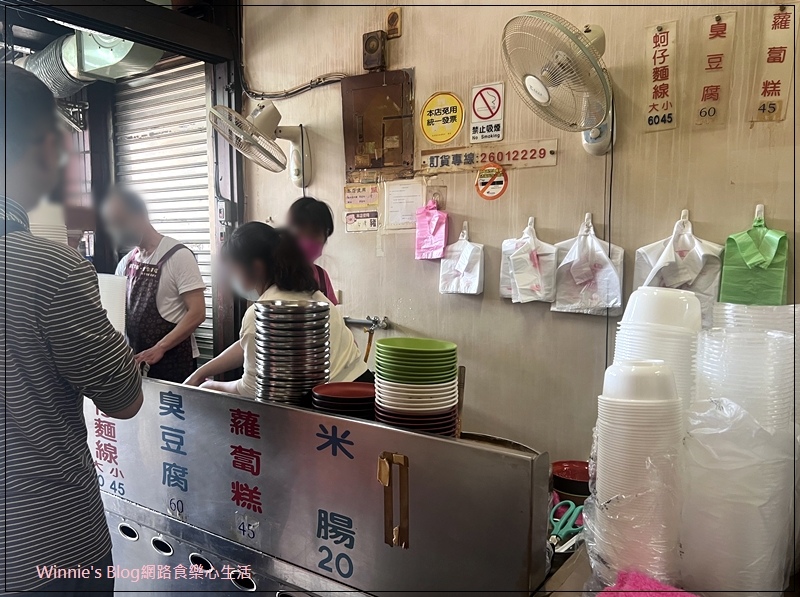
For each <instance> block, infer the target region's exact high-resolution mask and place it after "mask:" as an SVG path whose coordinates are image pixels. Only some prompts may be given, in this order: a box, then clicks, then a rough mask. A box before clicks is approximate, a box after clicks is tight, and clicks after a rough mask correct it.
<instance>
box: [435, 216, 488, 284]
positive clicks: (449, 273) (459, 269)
mask: <svg viewBox="0 0 800 597" xmlns="http://www.w3.org/2000/svg"><path fill="white" fill-rule="evenodd" d="M439 292H440V293H441V294H482V293H483V245H480V244H477V243H471V242H469V225H468V224H467V222H466V221H464V226H463V228H462V230H461V234H460V235H459V237H458V241H456V242H455V243H453V244H452V245H448V246H447V248H446V249H445V251H444V257H443V258H442V261H441V269H440V271H439Z"/></svg>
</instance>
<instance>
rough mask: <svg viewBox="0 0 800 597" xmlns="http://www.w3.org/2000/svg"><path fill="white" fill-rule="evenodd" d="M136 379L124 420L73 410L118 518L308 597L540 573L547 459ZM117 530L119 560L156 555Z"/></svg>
mask: <svg viewBox="0 0 800 597" xmlns="http://www.w3.org/2000/svg"><path fill="white" fill-rule="evenodd" d="M143 389H144V406H143V407H142V410H141V411H140V412H139V414H138V415H137V416H136V417H134V418H133V419H130V420H125V421H119V420H114V419H110V418H108V417H105V416H104V415H103V414H102V413H101V412H99V411H98V410H97V409H96V408H95V407H94V405H93V404H92V403H91V402H89V401H86V404H85V408H84V416H85V418H86V423H87V427H88V431H89V438H88V439H89V445H90V448H91V451H92V454H93V456H94V460H95V464H96V466H97V471H98V482H99V483H100V485H101V489H102V491H104V492H106V493H107V494H108V495H106V496H104V501H105V503H106V508H107V510H108V511H109V513H110V514H109V516H110V519H111V520H112V521H113V522H116V523H117V525H118V524H119V521H118V519H117V518H114V516H122V517H124V518H127V519H130V520H133V521H135V522H136V524H138V525H139V526H140V527H144V528H147V529H150V530H149V531H147V532H145V534H147V533H150V535H152V534H153V532H162V533H164V534H165V535H167V536H170V537H176V538H177V539H180V540H181V542H182V543H186V544H187V545H190V546H191V545H201V546H202V545H203V544H204V545H205V549H206V550H207V551H209V552H210V553H212V554H214V557H213V558H209V559H212V560H214V561H215V562H220V561H223V560H225V561H235V562H240V563H244V564H248V565H251V566H252V568H253V570H259V571H260V572H259V574H260V575H261V578H263V579H266V580H264V581H263V582H264V583H266V584H269V583H272V582H273V581H274V582H278V583H282V584H285V585H287V586H295V587H299V589H301V590H306V591H312V592H313V591H314V590H315V589H316V590H319V591H324V590H332V589H331V588H330V587H331V585H332V584H333V585H336V586H339V588H341V587H345V588H346V589H354V590H357V591H363V592H368V593H371V594H381V593H383V592H386V593H388V592H392V593H393V595H398V594H403V593H404V592H408V593H410V592H412V591H423V592H425V591H452V592H465V591H472V592H476V591H477V592H483V593H485V594H490V593H495V592H501V591H505V592H512V593H518V594H520V595H522V594H527V593H528V592H529V591H531V590H533V589H535V588H536V587H537V586H538V585H539V583H541V582H542V581H543V580H544V577H545V568H546V549H547V548H546V542H547V524H548V523H547V504H548V497H549V496H548V479H549V461H548V457H547V454H538V453H536V452H534V451H532V450H526V449H524V448H523V447H519V446H514V445H511V444H507V445H495V444H491V443H486V442H485V441H469V440H463V439H461V440H456V439H452V438H444V437H439V436H435V435H427V434H419V433H412V432H408V431H403V430H400V429H395V428H391V427H387V426H384V425H382V424H379V423H373V422H369V421H363V420H358V419H351V418H347V417H336V416H330V415H325V414H321V413H319V412H316V411H312V410H306V409H302V408H294V407H287V406H283V405H280V404H277V403H267V402H258V401H255V400H250V399H247V398H242V397H238V396H231V395H228V394H221V393H218V392H210V391H205V390H199V389H197V388H190V387H187V386H182V385H178V384H170V383H163V382H159V381H156V380H149V379H145V380H144V385H143ZM111 514H113V515H114V516H111ZM118 535H119V533H117V536H115V548H118V549H123V550H125V554H126V555H125V556H124V557H125V558H126V560H127V561H128V564H129V565H133V563H135V561H136V560H141V561H140V565H145V564H148V565H149V564H153V563H154V561H153V560H154V559H155V560H163V557H162V556H161V555H159V554H158V553H156V552H155V551H154V550H153V549H152V546H150V547H151V548H148V549H143V548H141V545H145V544H146V543H147V542H148V541H150V540H151V538H152V537H151V536H150V535H148V537H146V541H145V542H144V543H142V544H139V545H138V546H133V545H132V544H130V543H129V542H128V540H127V539H125V538H124V537H120V536H118ZM204 542H205V543H204ZM120 545H122V546H123V547H121V548H120V547H119V546H120ZM232 546H235V547H236V549H233V548H232ZM134 547H135V549H134ZM239 547H241V548H242V549H239ZM125 548H128V549H125ZM181 549H182V550H183V551H186V550H188V549H189V547H185V546H184V547H181ZM116 553H117V552H115V554H116ZM120 557H122V556H120ZM178 559H182V560H185V558H183V557H181V558H174V560H173V561H175V560H178ZM248 559H249V560H250V561H245V562H242V560H248ZM270 562H281V563H282V565H284V567H283V568H280V567H279V568H274V566H273V565H272V564H269V563H270ZM182 563H183V564H184V565H185V566H188V564H187V563H186V562H185V561H182ZM270 566H273V567H270ZM294 569H297V570H303V571H304V574H305V576H302V575H301V576H298V575H297V574H296V573H290V572H287V571H291V570H294ZM281 571H283V572H281ZM270 578H271V579H273V580H269V579H270ZM164 582H165V583H166V581H164ZM259 582H262V581H259ZM304 584H305V585H307V586H303V585H304ZM312 585H313V586H312ZM159 586H160V587H161V589H160V590H164V591H167V590H168V587H169V585H168V584H163V585H159Z"/></svg>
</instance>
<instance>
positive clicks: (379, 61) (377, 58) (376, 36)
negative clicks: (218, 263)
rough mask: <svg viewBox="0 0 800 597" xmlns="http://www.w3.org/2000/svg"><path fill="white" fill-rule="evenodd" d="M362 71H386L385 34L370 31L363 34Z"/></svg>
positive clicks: (383, 32)
mask: <svg viewBox="0 0 800 597" xmlns="http://www.w3.org/2000/svg"><path fill="white" fill-rule="evenodd" d="M363 50H364V70H368V71H381V70H386V32H385V31H370V32H369V33H365V34H364V38H363Z"/></svg>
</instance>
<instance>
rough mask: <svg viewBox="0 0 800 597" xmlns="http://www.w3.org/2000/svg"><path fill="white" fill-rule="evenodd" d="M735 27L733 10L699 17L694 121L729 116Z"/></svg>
mask: <svg viewBox="0 0 800 597" xmlns="http://www.w3.org/2000/svg"><path fill="white" fill-rule="evenodd" d="M735 29H736V13H735V12H726V13H721V14H713V15H708V16H706V17H704V18H703V20H702V24H701V26H700V36H701V37H700V44H701V48H702V51H701V52H700V55H699V59H700V69H699V72H698V75H699V77H698V81H699V85H698V87H697V88H696V90H695V97H694V100H695V101H696V102H697V103H696V104H695V106H694V123H695V124H696V125H724V124H725V123H726V121H727V119H728V114H727V112H728V103H729V102H730V95H731V75H732V74H733V36H734V32H735Z"/></svg>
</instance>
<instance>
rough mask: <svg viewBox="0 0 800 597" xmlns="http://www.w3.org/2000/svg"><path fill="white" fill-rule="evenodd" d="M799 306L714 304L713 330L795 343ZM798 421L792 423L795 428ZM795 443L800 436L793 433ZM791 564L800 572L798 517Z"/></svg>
mask: <svg viewBox="0 0 800 597" xmlns="http://www.w3.org/2000/svg"><path fill="white" fill-rule="evenodd" d="M799 315H800V305H780V306H767V305H736V304H733V303H716V304H715V305H714V327H715V328H735V329H752V330H762V331H767V330H778V331H781V332H786V333H789V334H794V336H795V341H796V338H797V330H798V326H799V325H800V317H798V316H799ZM794 358H795V361H794V380H795V383H794V409H795V417H796V416H797V412H798V409H800V383H798V380H797V378H798V374H800V350H797V349H795V353H794ZM796 424H797V420H796V419H795V425H796ZM795 436H796V439H798V438H800V434H798V433H795ZM799 456H800V441H799V442H798V445H797V447H796V449H795V482H794V492H795V504H800V459H799V458H798V457H799ZM789 555H790V556H791V557H792V558H793V559H794V561H793V562H792V573H794V574H796V573H798V572H800V516H795V517H794V538H793V543H792V546H791V549H790V554H789Z"/></svg>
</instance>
